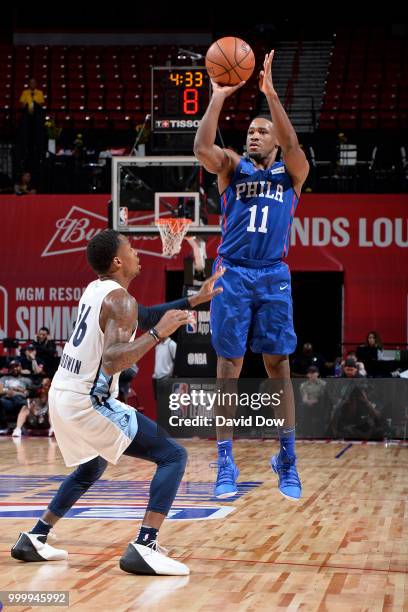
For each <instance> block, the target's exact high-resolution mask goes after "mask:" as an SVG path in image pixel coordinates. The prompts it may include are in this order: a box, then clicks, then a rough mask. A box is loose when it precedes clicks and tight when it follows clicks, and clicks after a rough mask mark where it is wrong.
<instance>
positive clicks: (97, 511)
mask: <svg viewBox="0 0 408 612" xmlns="http://www.w3.org/2000/svg"><path fill="white" fill-rule="evenodd" d="M234 510H235V508H234V507H233V506H218V507H217V506H211V507H209V506H192V507H189V508H188V507H177V505H175V506H174V507H173V508H171V510H170V512H169V514H168V516H167V519H168V520H169V519H170V520H173V521H200V520H213V519H222V518H224V517H226V516H228V514H230V513H231V512H233V511H234ZM43 512H44V506H23V505H21V506H13V505H12V504H10V506H0V519H2V518H3V519H9V518H14V519H38V518H40V517H41V516H42V514H43ZM145 512H146V506H144V505H143V506H136V505H135V506H103V505H97V506H74V507H73V508H71V510H69V511H68V512H67V514H66V515H65V516H64V519H66V518H68V519H88V520H93V521H95V520H110V521H112V520H116V521H134V520H141V519H142V518H143V517H144V514H145Z"/></svg>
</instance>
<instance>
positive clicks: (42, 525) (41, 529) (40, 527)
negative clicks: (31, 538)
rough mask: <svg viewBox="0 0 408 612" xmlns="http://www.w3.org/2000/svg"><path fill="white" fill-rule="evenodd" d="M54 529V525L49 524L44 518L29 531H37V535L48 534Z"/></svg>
mask: <svg viewBox="0 0 408 612" xmlns="http://www.w3.org/2000/svg"><path fill="white" fill-rule="evenodd" d="M51 529H52V525H49V524H48V523H46V522H45V521H43V520H42V519H40V520H39V521H38V523H37V524H36V525H34V527H33V528H32V530H31V531H29V533H35V534H36V535H48V534H49V533H50V531H51Z"/></svg>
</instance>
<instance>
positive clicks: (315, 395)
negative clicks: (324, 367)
mask: <svg viewBox="0 0 408 612" xmlns="http://www.w3.org/2000/svg"><path fill="white" fill-rule="evenodd" d="M319 376H320V372H319V368H317V367H316V366H310V367H309V368H308V370H307V373H306V377H307V380H306V381H305V382H304V383H302V384H301V385H300V395H301V397H302V402H303V403H304V404H306V405H307V406H315V405H316V404H317V403H318V402H319V401H320V399H321V397H322V394H323V393H324V388H325V386H326V383H325V382H324V380H322V379H321V378H319Z"/></svg>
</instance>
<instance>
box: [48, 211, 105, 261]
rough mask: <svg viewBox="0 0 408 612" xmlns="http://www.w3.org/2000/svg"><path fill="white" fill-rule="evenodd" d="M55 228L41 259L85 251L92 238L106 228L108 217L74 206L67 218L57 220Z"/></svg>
mask: <svg viewBox="0 0 408 612" xmlns="http://www.w3.org/2000/svg"><path fill="white" fill-rule="evenodd" d="M55 228H56V231H55V233H54V235H53V237H52V238H51V240H50V241H49V243H48V244H47V246H46V247H45V249H44V251H43V252H42V253H41V257H48V256H49V255H61V254H62V253H73V252H74V251H85V249H86V245H87V244H88V242H89V241H90V240H91V238H93V237H94V236H95V235H96V234H98V233H99V232H101V231H102V230H103V229H105V228H106V217H103V216H102V215H98V214H96V213H93V212H90V211H89V210H85V209H84V208H80V207H79V206H73V207H72V208H71V210H70V211H69V212H68V214H67V215H66V216H65V217H63V218H60V219H57V220H56V222H55Z"/></svg>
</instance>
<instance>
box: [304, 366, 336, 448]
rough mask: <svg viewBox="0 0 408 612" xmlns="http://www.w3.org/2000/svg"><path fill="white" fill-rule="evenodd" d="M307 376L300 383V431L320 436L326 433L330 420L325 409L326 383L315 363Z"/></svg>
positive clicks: (306, 434)
mask: <svg viewBox="0 0 408 612" xmlns="http://www.w3.org/2000/svg"><path fill="white" fill-rule="evenodd" d="M306 376H307V380H306V381H305V382H303V383H302V384H301V385H300V397H301V401H302V406H301V410H300V411H299V415H298V417H299V431H300V434H301V435H303V436H307V437H309V436H312V437H316V438H319V437H322V436H323V435H324V434H325V432H326V429H327V425H328V421H329V415H326V411H325V409H324V408H325V406H324V393H325V387H326V383H325V381H324V380H322V379H321V378H319V376H320V372H319V368H317V367H316V366H314V365H312V366H310V367H309V368H308V370H307V373H306Z"/></svg>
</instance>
